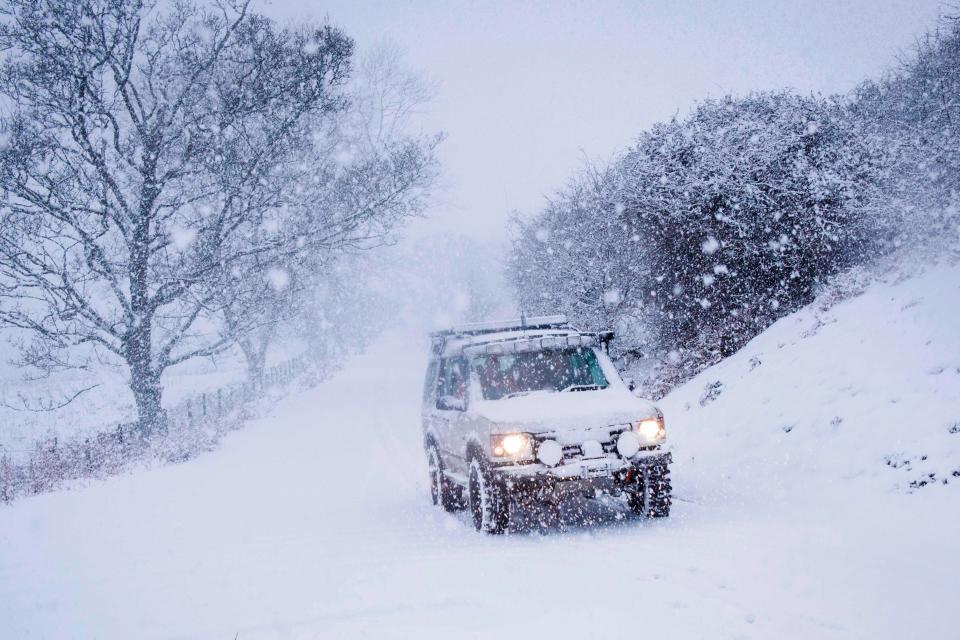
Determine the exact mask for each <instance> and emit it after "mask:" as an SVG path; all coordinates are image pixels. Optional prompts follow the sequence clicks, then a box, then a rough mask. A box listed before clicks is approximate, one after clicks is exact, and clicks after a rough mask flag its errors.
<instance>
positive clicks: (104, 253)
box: [0, 0, 353, 435]
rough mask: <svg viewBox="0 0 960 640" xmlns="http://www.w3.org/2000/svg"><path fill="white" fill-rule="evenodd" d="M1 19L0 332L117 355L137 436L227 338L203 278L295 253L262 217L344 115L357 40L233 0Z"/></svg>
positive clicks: (82, 0) (154, 423) (12, 13)
mask: <svg viewBox="0 0 960 640" xmlns="http://www.w3.org/2000/svg"><path fill="white" fill-rule="evenodd" d="M0 19H2V24H0V48H2V50H3V51H5V57H4V61H3V66H2V69H0V95H2V97H3V100H4V101H5V102H6V105H5V106H6V109H5V113H3V115H2V117H0V132H2V134H3V135H4V136H5V138H6V144H5V145H4V148H3V149H2V151H0V191H2V197H3V201H2V203H0V207H2V209H0V303H2V304H0V321H3V322H5V323H7V324H8V325H11V326H15V327H20V328H23V329H27V330H30V331H31V332H32V333H33V335H34V336H35V337H36V345H40V346H38V347H36V348H35V350H34V356H35V358H36V354H37V353H45V354H47V357H48V358H49V359H50V361H51V362H59V363H63V362H64V361H65V359H64V357H63V356H62V353H63V352H64V351H65V350H71V349H76V348H78V347H80V348H87V349H94V350H97V351H105V352H108V353H109V354H112V355H113V356H115V357H116V358H117V359H119V360H120V361H121V362H123V363H124V364H125V365H126V366H127V367H128V368H129V372H130V377H129V381H130V389H131V391H132V392H133V395H134V398H135V400H136V405H137V410H138V418H139V424H140V428H141V431H142V433H143V434H145V435H148V434H149V433H151V432H152V431H153V430H155V429H156V428H157V427H159V426H161V425H162V411H161V404H160V401H161V385H160V376H161V374H162V373H163V371H164V370H165V369H167V368H168V367H170V366H173V365H175V364H177V363H180V362H183V361H185V360H188V359H190V358H194V357H197V356H203V355H209V354H212V353H215V352H217V351H218V350H220V349H222V348H224V347H225V346H227V345H229V344H230V339H229V338H228V337H227V336H226V335H224V334H223V333H222V332H216V331H212V332H211V331H210V330H209V326H210V323H211V322H213V323H218V322H220V321H221V319H220V318H219V317H217V316H216V315H215V314H216V312H217V309H216V307H215V306H212V303H213V298H214V294H213V292H212V291H213V290H212V288H211V287H210V283H211V282H216V281H221V280H222V279H223V274H224V273H226V272H229V271H231V270H232V269H234V268H236V267H240V268H243V267H245V266H247V265H249V261H250V260H251V259H252V258H255V257H256V256H260V255H272V254H275V253H277V252H278V251H282V250H283V248H284V246H288V245H289V243H295V242H296V236H295V234H292V233H289V232H287V231H284V230H282V229H277V228H276V227H275V226H274V225H272V223H271V221H272V219H273V216H274V215H275V213H276V211H277V210H278V208H280V207H282V204H283V201H282V195H283V186H284V182H283V180H282V179H279V178H278V176H277V175H276V173H275V172H276V171H277V169H278V167H282V166H284V165H285V164H289V163H292V162H294V161H295V159H296V158H297V157H298V154H299V153H300V152H301V151H302V150H303V148H304V143H305V141H306V140H309V139H310V134H311V132H312V131H313V130H314V128H315V127H316V126H317V123H318V122H320V121H322V120H323V118H324V116H325V115H328V114H333V113H336V112H338V111H341V110H342V109H343V108H344V107H345V104H346V101H345V98H344V96H343V95H342V91H341V88H342V85H343V84H344V82H345V80H346V78H347V76H348V73H349V70H350V67H349V64H350V59H351V54H352V46H353V45H352V41H351V40H350V39H349V38H347V37H346V36H345V35H343V34H342V33H341V32H340V31H338V30H336V29H334V28H331V27H329V26H315V27H313V26H311V27H302V28H299V29H297V30H289V29H282V28H279V27H277V26H276V25H275V24H274V23H272V22H271V21H270V20H269V19H267V18H265V17H263V16H260V15H256V14H254V13H251V12H250V11H249V7H248V3H247V2H232V1H230V0H223V1H220V2H215V3H210V4H202V5H197V4H194V3H192V2H189V1H183V0H178V1H177V2H174V3H172V4H170V5H168V4H167V3H163V4H160V3H153V2H144V1H137V0H133V1H131V0H9V1H8V2H7V3H6V4H5V5H4V6H3V8H2V9H0ZM41 360H42V358H38V359H37V361H38V362H39V361H41Z"/></svg>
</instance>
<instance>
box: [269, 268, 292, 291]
mask: <svg viewBox="0 0 960 640" xmlns="http://www.w3.org/2000/svg"><path fill="white" fill-rule="evenodd" d="M265 277H266V280H267V282H268V283H269V284H270V286H271V287H272V288H273V290H274V291H283V290H284V289H286V288H287V287H288V286H289V285H290V274H289V273H288V272H287V270H286V269H281V268H280V267H273V268H272V269H269V270H268V271H267V273H266V276H265Z"/></svg>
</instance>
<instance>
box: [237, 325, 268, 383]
mask: <svg viewBox="0 0 960 640" xmlns="http://www.w3.org/2000/svg"><path fill="white" fill-rule="evenodd" d="M269 344H270V339H269V337H268V336H266V335H264V336H259V337H258V338H252V337H246V338H243V339H241V340H240V349H241V350H242V351H243V357H244V359H245V360H246V361H247V378H248V379H249V380H250V382H252V383H253V384H254V386H257V387H259V386H262V385H263V375H264V371H265V369H266V364H267V347H268V346H269Z"/></svg>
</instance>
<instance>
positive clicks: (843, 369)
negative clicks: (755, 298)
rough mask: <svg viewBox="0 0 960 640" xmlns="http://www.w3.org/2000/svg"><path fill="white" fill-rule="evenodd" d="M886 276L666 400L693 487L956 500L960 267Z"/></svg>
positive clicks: (819, 306)
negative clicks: (920, 492) (893, 493)
mask: <svg viewBox="0 0 960 640" xmlns="http://www.w3.org/2000/svg"><path fill="white" fill-rule="evenodd" d="M885 280H886V281H881V282H876V283H874V284H873V285H871V286H870V287H869V288H867V289H866V291H864V292H863V293H861V294H860V295H854V296H853V297H850V298H849V299H846V300H840V301H838V302H837V301H834V300H830V299H829V298H830V297H831V296H829V295H827V296H822V297H821V299H820V300H818V301H817V302H816V303H815V304H813V305H810V306H809V307H807V308H805V309H803V310H801V311H800V312H798V313H795V314H793V315H790V316H788V317H786V318H784V319H782V320H780V321H779V322H777V323H776V324H774V325H773V326H771V327H770V328H769V329H768V330H767V331H765V332H764V333H763V334H761V335H760V336H758V337H757V338H755V339H754V340H752V341H751V342H750V343H749V344H747V345H746V346H745V347H744V348H743V349H742V350H741V351H740V352H738V353H737V354H735V355H734V356H733V357H731V358H728V359H727V360H725V361H723V362H721V363H720V364H718V365H716V366H714V367H711V368H710V369H708V370H707V371H704V372H703V373H701V374H700V375H699V376H697V377H696V378H695V379H693V380H691V381H690V382H688V383H687V384H685V385H683V386H682V387H681V388H679V389H677V390H675V391H674V392H673V393H671V394H670V395H669V396H668V397H667V398H666V399H665V400H664V402H663V409H664V411H665V412H666V414H667V415H668V416H670V418H671V424H672V425H673V427H674V429H675V431H676V432H677V433H678V440H680V443H679V445H678V446H677V448H676V449H675V455H676V456H677V457H678V458H679V459H680V460H681V461H683V463H682V464H683V467H684V472H685V473H686V474H687V476H688V482H692V481H693V480H694V478H695V479H696V480H695V482H696V486H697V488H698V491H699V492H701V493H704V494H709V493H710V492H712V491H723V492H733V493H738V494H739V493H762V494H764V496H763V499H764V500H767V499H768V497H769V496H776V495H780V494H793V493H795V492H797V491H800V490H802V491H805V492H809V493H817V494H819V493H821V492H822V493H825V494H831V493H833V492H850V493H851V495H856V496H860V498H859V499H860V500H869V499H870V497H869V496H877V497H880V496H883V495H884V494H885V493H887V492H890V491H895V490H900V491H903V490H906V491H917V490H920V489H921V488H924V491H925V493H929V494H933V493H936V492H941V494H942V495H943V496H944V499H953V500H956V498H957V497H958V494H960V268H958V267H957V266H952V267H950V266H937V267H930V268H928V269H927V270H926V271H925V272H924V273H921V274H917V275H914V276H912V277H907V276H904V275H889V274H888V276H887V277H886V278H885ZM853 287H854V288H856V287H857V285H856V284H855V283H854V284H853ZM680 435H682V438H681V437H680ZM720 452H722V455H716V454H717V453H720ZM718 478H723V482H721V483H718V482H717V479H718ZM953 483H956V486H943V485H950V484H953ZM768 494H769V496H768ZM947 496H950V497H949V498H947ZM927 497H928V498H933V496H932V495H928V496H927ZM934 499H935V498H934ZM957 523H958V525H960V516H958V519H957Z"/></svg>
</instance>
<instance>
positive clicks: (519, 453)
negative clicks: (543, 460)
mask: <svg viewBox="0 0 960 640" xmlns="http://www.w3.org/2000/svg"><path fill="white" fill-rule="evenodd" d="M490 450H491V451H492V452H493V455H495V456H497V457H501V458H502V457H505V456H512V457H514V458H520V457H526V456H530V455H532V453H533V447H532V446H531V442H530V436H528V435H527V434H525V433H501V434H496V435H493V436H490Z"/></svg>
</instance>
